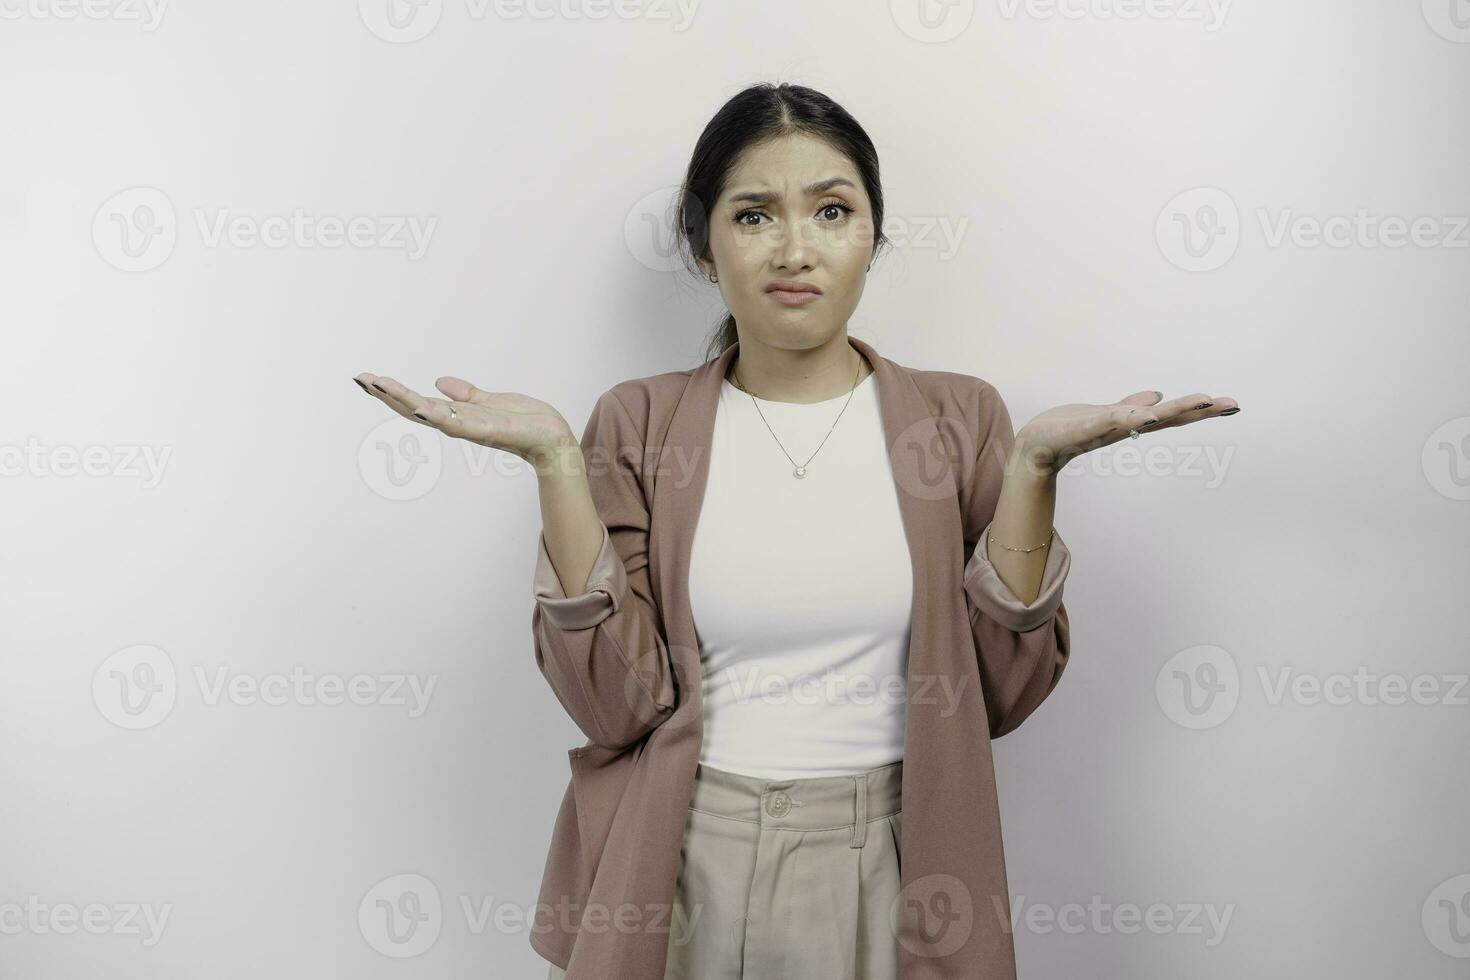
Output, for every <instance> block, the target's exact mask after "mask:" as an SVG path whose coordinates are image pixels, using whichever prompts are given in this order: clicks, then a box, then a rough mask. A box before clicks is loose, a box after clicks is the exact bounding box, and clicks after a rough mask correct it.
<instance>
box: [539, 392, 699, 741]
mask: <svg viewBox="0 0 1470 980" xmlns="http://www.w3.org/2000/svg"><path fill="white" fill-rule="evenodd" d="M642 449H643V436H642V433H641V431H640V430H639V427H638V426H637V424H636V423H635V422H634V420H633V418H632V416H631V415H629V413H628V410H627V409H626V408H625V407H624V406H623V404H622V402H620V401H619V400H618V398H617V396H615V395H614V394H613V393H612V392H611V391H609V392H605V393H604V394H603V395H602V397H601V398H599V399H598V400H597V404H596V405H594V406H593V409H592V415H591V417H590V418H589V419H588V420H587V428H586V431H585V433H584V435H583V436H582V442H581V445H580V447H577V446H572V447H568V450H567V451H565V452H562V453H561V454H559V458H558V461H557V462H556V463H555V464H553V465H546V466H538V468H537V471H538V474H539V477H538V485H539V489H540V497H541V514H542V525H543V528H542V532H541V535H540V538H539V542H538V550H537V559H536V575H535V588H534V597H535V601H536V605H535V608H534V610H533V611H532V615H531V631H532V636H533V639H534V642H535V652H536V666H537V667H538V668H539V669H540V670H541V673H542V675H543V676H545V678H546V680H547V683H549V684H550V685H551V689H552V691H553V692H554V693H555V694H556V697H557V700H558V701H560V702H561V704H562V707H563V708H565V709H566V711H567V714H568V715H570V716H571V718H572V720H573V721H574V722H576V723H577V727H578V728H580V729H581V730H582V732H583V733H584V734H585V735H586V736H587V737H588V739H590V740H591V741H592V742H594V743H596V744H598V745H601V746H604V747H607V748H612V749H618V748H623V747H625V746H627V745H630V744H632V743H633V742H635V741H637V740H638V739H639V738H642V737H643V736H644V735H646V734H648V733H649V732H651V731H652V730H653V729H654V728H656V727H658V725H659V724H660V723H662V722H663V721H664V720H665V719H666V718H668V717H669V715H671V714H672V713H673V709H674V674H673V668H672V666H671V659H670V656H669V650H668V645H667V643H666V642H665V640H664V638H663V636H662V634H661V628H660V627H661V624H660V617H659V614H658V610H657V607H656V606H655V604H654V601H653V595H652V588H651V586H650V583H649V577H648V522H649V517H648V509H647V504H646V502H645V498H644V495H643V487H642V477H641V473H640V470H639V465H638V461H639V460H641V459H642ZM558 568H561V569H562V571H563V573H565V574H562V573H559V572H558V571H557V569H558ZM567 585H570V586H572V591H568V590H567V589H566V586H567Z"/></svg>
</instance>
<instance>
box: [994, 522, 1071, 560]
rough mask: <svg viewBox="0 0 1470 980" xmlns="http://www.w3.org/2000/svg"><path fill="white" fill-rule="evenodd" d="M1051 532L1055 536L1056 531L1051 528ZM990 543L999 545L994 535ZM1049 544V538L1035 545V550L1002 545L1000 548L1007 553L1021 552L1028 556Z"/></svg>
mask: <svg viewBox="0 0 1470 980" xmlns="http://www.w3.org/2000/svg"><path fill="white" fill-rule="evenodd" d="M1051 530H1052V534H1056V531H1057V529H1056V528H1052V529H1051ZM990 543H991V544H1000V542H999V541H997V540H995V535H993V534H992V535H991V536H990ZM1049 544H1051V538H1047V539H1046V540H1045V541H1044V542H1042V543H1041V544H1039V545H1037V546H1036V548H1012V547H1011V546H1009V545H1004V544H1001V545H1000V546H1001V547H1002V548H1004V549H1005V550H1007V551H1022V552H1026V553H1028V554H1029V553H1031V552H1033V551H1035V550H1036V549H1037V548H1045V547H1046V546H1047V545H1049Z"/></svg>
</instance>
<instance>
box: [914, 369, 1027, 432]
mask: <svg viewBox="0 0 1470 980" xmlns="http://www.w3.org/2000/svg"><path fill="white" fill-rule="evenodd" d="M895 367H897V368H898V369H899V370H900V371H901V372H903V373H904V374H906V375H907V376H908V377H909V378H910V379H911V380H912V381H913V383H914V386H915V387H916V388H917V389H918V390H919V394H920V395H922V396H923V398H924V401H925V402H926V403H927V404H928V405H929V411H930V414H932V415H934V416H935V417H936V418H951V419H960V420H962V421H964V422H965V423H966V428H968V429H970V431H971V433H972V434H974V435H976V436H979V435H981V434H982V433H985V432H987V431H989V430H990V428H991V426H992V425H993V424H994V423H995V421H996V420H997V419H998V418H1004V419H1005V420H1006V421H1007V422H1009V413H1008V412H1007V411H1006V404H1005V399H1003V398H1002V397H1001V395H1000V391H999V390H998V389H997V388H996V387H995V385H993V384H991V383H990V382H989V381H987V380H985V379H984V378H981V377H979V376H977V375H973V374H964V373H962V372H959V371H938V370H931V369H926V368H913V367H907V366H905V365H901V364H895Z"/></svg>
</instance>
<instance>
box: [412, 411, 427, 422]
mask: <svg viewBox="0 0 1470 980" xmlns="http://www.w3.org/2000/svg"><path fill="white" fill-rule="evenodd" d="M413 417H414V418H416V419H423V420H424V421H425V422H427V421H429V417H428V416H427V415H425V414H424V413H423V412H414V413H413Z"/></svg>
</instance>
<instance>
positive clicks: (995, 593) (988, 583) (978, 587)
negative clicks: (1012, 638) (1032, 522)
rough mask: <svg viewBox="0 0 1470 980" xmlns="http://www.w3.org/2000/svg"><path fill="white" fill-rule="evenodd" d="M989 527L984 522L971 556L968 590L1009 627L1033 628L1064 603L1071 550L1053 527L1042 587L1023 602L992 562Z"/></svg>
mask: <svg viewBox="0 0 1470 980" xmlns="http://www.w3.org/2000/svg"><path fill="white" fill-rule="evenodd" d="M990 528H991V525H990V524H986V525H985V529H984V530H983V531H981V532H980V540H979V542H978V543H977V544H976V545H975V550H974V552H973V553H972V554H971V556H970V562H969V565H968V567H966V569H965V592H966V593H967V594H968V595H969V597H970V600H971V602H973V603H974V604H975V606H976V608H977V609H979V610H980V611H981V612H983V613H984V614H985V615H987V616H989V617H990V618H991V619H993V620H995V622H997V623H999V624H1001V625H1002V626H1004V627H1005V628H1006V629H1008V630H1014V631H1015V632H1017V633H1025V632H1028V631H1030V630H1034V629H1036V628H1038V627H1040V626H1042V625H1043V624H1045V623H1046V621H1047V620H1049V619H1051V618H1052V616H1054V615H1056V612H1057V610H1058V609H1060V608H1061V607H1062V585H1063V583H1065V582H1066V580H1067V573H1068V572H1069V571H1071V569H1072V553H1071V552H1070V551H1068V550H1067V545H1066V542H1064V541H1063V540H1062V536H1061V534H1060V533H1058V532H1056V531H1055V530H1053V532H1052V538H1051V545H1050V552H1049V553H1048V554H1047V556H1046V568H1045V569H1044V570H1043V571H1042V574H1041V591H1040V592H1039V593H1038V594H1037V596H1036V598H1035V599H1033V600H1032V601H1031V602H1030V603H1029V604H1027V603H1023V602H1022V601H1021V600H1020V599H1018V598H1017V597H1016V594H1015V593H1014V592H1012V591H1011V590H1010V588H1009V587H1008V586H1007V585H1006V584H1005V581H1004V580H1003V579H1002V578H1001V577H1000V573H999V572H997V571H996V569H995V566H994V565H992V564H991V563H990V551H989V545H990Z"/></svg>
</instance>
